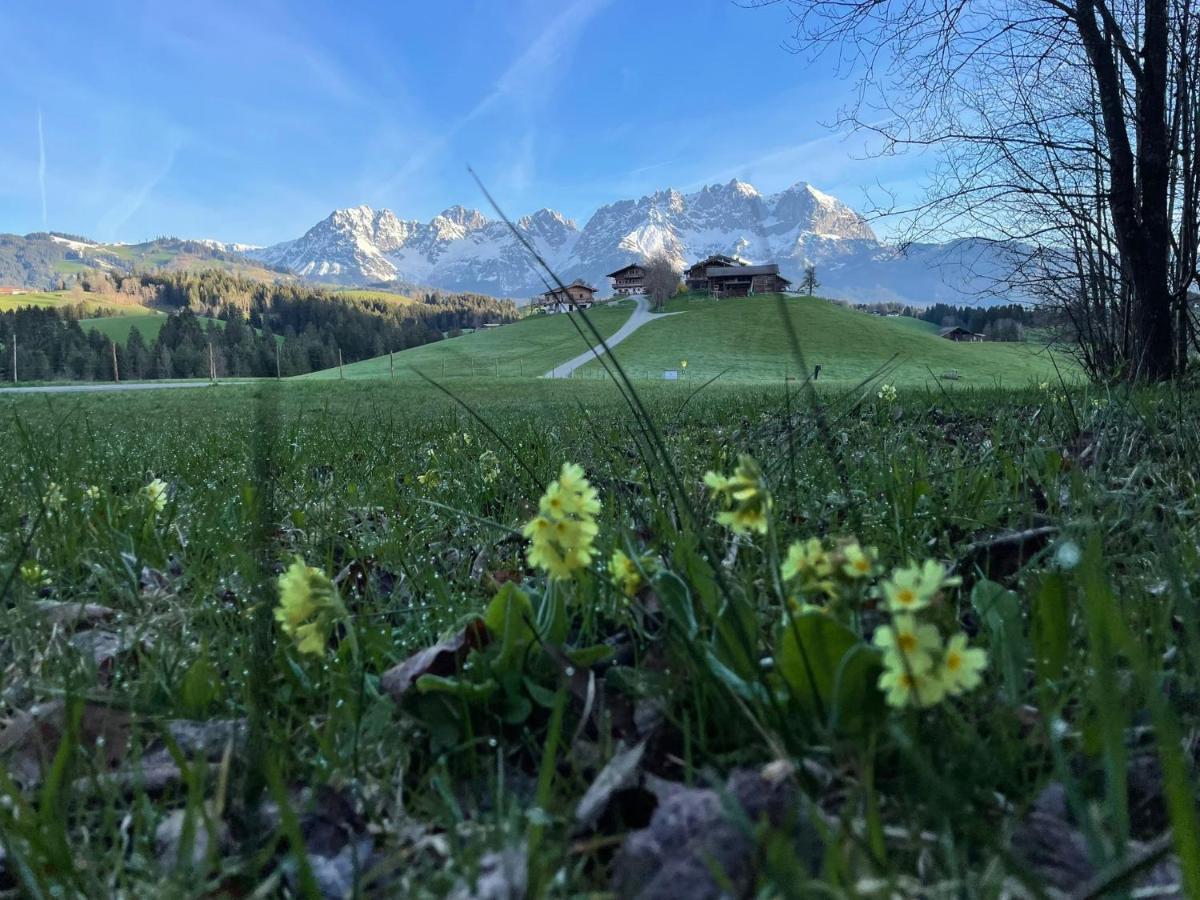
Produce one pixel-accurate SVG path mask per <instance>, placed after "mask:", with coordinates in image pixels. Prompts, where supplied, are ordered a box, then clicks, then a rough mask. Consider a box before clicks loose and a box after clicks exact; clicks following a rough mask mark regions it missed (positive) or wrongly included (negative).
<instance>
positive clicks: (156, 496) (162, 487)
mask: <svg viewBox="0 0 1200 900" xmlns="http://www.w3.org/2000/svg"><path fill="white" fill-rule="evenodd" d="M142 497H143V499H145V501H146V503H147V504H148V505H149V506H150V509H151V510H153V511H154V512H156V513H160V512H162V511H163V510H164V509H166V508H167V483H166V482H165V481H163V480H162V479H161V478H154V479H151V481H150V483H149V484H147V485H145V486H143V487H142Z"/></svg>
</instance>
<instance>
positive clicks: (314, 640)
mask: <svg viewBox="0 0 1200 900" xmlns="http://www.w3.org/2000/svg"><path fill="white" fill-rule="evenodd" d="M344 612H345V609H344V607H343V606H342V601H341V598H340V597H338V593H337V588H336V587H335V586H334V584H333V582H332V581H331V580H330V579H329V576H328V575H326V574H325V573H324V572H322V571H321V570H320V569H318V568H316V567H314V566H307V565H305V564H304V560H302V559H301V558H300V557H296V559H295V560H294V561H293V562H292V564H291V565H290V566H288V568H287V571H286V572H284V573H283V574H282V575H280V576H279V605H278V606H277V607H276V608H275V621H276V622H278V623H279V625H280V627H281V628H282V629H283V633H284V634H286V635H287V636H288V637H290V638H291V639H292V640H293V641H295V642H296V649H297V650H298V651H300V652H301V653H310V654H313V655H320V654H322V653H324V652H325V644H326V642H327V641H328V640H329V631H330V629H331V628H332V626H333V621H334V619H335V618H336V617H337V616H339V615H342V614H344Z"/></svg>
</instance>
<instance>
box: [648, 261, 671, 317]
mask: <svg viewBox="0 0 1200 900" xmlns="http://www.w3.org/2000/svg"><path fill="white" fill-rule="evenodd" d="M645 269H646V294H647V295H648V296H649V297H650V300H651V302H653V304H654V308H655V309H662V308H663V307H664V306H665V305H666V303H667V301H668V300H670V299H671V298H672V297H674V296H675V292H676V291H677V290H678V289H679V270H678V269H676V268H675V263H674V262H672V261H671V259H670V258H669V257H667V256H665V255H661V254H660V255H658V256H655V257H653V258H652V259H650V260H648V261H647V262H646V265H645Z"/></svg>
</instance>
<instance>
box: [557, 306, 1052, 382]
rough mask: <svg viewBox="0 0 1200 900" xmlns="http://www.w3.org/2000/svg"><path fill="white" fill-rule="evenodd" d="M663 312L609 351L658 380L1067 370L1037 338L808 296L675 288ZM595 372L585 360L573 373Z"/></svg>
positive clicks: (1031, 377) (1025, 378)
mask: <svg viewBox="0 0 1200 900" xmlns="http://www.w3.org/2000/svg"><path fill="white" fill-rule="evenodd" d="M667 311H668V312H677V313H680V315H674V316H670V317H669V318H665V319H662V320H660V321H657V322H651V323H650V324H648V325H646V326H644V327H642V328H641V329H639V330H638V331H636V332H635V333H634V334H632V335H631V336H630V337H628V338H627V339H626V340H625V341H624V342H622V344H621V345H620V346H619V347H617V348H616V350H615V351H614V352H615V354H616V356H617V358H618V359H619V360H620V361H621V364H622V366H623V367H624V368H625V370H626V372H627V373H629V375H630V376H631V377H635V378H654V379H661V378H662V377H663V372H664V371H665V370H668V369H679V370H681V371H683V372H684V373H685V376H686V379H687V380H688V381H692V382H698V381H702V380H707V379H709V378H712V377H714V376H717V375H720V376H721V378H722V380H725V381H734V382H761V381H779V380H781V379H782V378H783V377H784V376H785V375H786V376H792V377H796V376H806V375H810V374H812V370H813V367H814V366H816V365H820V366H821V375H820V379H819V380H820V383H822V384H824V383H831V384H841V385H848V384H853V383H857V382H859V381H862V380H864V379H867V378H869V377H870V376H871V375H872V374H873V373H875V372H877V371H879V370H880V369H881V368H884V367H886V370H887V371H886V374H885V375H884V376H883V379H884V380H885V381H887V382H890V383H893V384H897V385H925V384H931V383H933V382H934V380H935V378H936V379H937V380H941V378H942V375H943V374H944V373H947V372H952V371H956V372H957V373H958V375H959V378H958V379H957V380H956V381H945V382H943V383H946V384H956V385H960V386H966V387H983V386H987V387H996V386H1013V387H1027V386H1028V385H1029V384H1030V383H1036V382H1043V381H1056V380H1057V378H1058V374H1057V373H1058V371H1062V372H1063V374H1064V375H1066V376H1068V377H1073V376H1074V373H1075V367H1074V365H1073V363H1072V362H1071V361H1070V360H1069V359H1068V358H1067V357H1065V356H1064V355H1062V354H1053V353H1052V352H1051V351H1050V350H1048V349H1047V348H1046V347H1045V346H1043V345H1039V344H1036V343H1029V342H1027V343H1012V344H1008V343H992V342H984V343H978V344H967V343H955V342H953V341H949V340H946V339H945V338H940V337H938V336H937V333H936V329H934V328H932V327H928V328H927V327H925V326H926V325H928V323H925V322H919V321H918V320H916V319H904V318H903V317H900V318H885V317H882V316H873V315H870V314H868V313H863V312H859V311H858V310H854V309H851V308H849V307H847V306H842V305H840V304H838V303H833V302H830V301H828V300H822V299H819V298H814V297H795V296H789V297H784V296H779V295H772V296H761V297H745V298H731V299H725V300H713V299H711V298H707V297H703V298H701V297H682V298H679V299H677V300H674V301H672V302H671V303H670V304H669V305H668V307H667ZM788 321H790V322H791V327H792V330H793V331H794V334H795V336H796V340H797V341H798V343H799V346H800V349H801V351H802V352H803V356H804V365H805V366H806V367H807V368H806V370H805V371H801V368H802V367H801V363H800V361H799V359H797V357H796V354H795V351H794V348H793V345H792V340H791V336H790V334H789V329H788V327H787V322H788ZM684 360H686V361H687V367H686V370H684V369H683V368H682V364H683V361H684ZM1056 367H1057V369H1056ZM722 373H723V374H722ZM931 373H932V375H931ZM601 374H602V372H601V369H600V367H599V364H598V363H595V362H592V363H589V364H588V365H586V366H584V367H583V368H582V369H580V370H579V371H578V372H577V373H576V376H577V377H579V376H582V377H588V376H595V377H600V376H601Z"/></svg>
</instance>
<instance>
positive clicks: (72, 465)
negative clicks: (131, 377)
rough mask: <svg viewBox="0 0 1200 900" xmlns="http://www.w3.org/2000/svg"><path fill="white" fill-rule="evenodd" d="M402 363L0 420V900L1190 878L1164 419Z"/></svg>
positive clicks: (904, 891)
mask: <svg viewBox="0 0 1200 900" xmlns="http://www.w3.org/2000/svg"><path fill="white" fill-rule="evenodd" d="M804 308H805V309H820V308H821V307H817V306H816V305H815V304H810V305H809V306H807V307H804ZM610 312H611V314H610V315H601V316H598V318H599V319H600V321H601V323H602V326H603V327H604V328H614V327H616V325H617V324H619V319H620V316H621V314H620V313H619V312H618V311H610ZM839 312H840V311H839ZM693 313H700V315H697V316H696V320H704V315H703V313H704V307H701V306H695V307H692V308H690V309H689V310H688V313H687V315H692V314H693ZM684 318H685V317H684V316H680V317H676V319H677V321H683V320H684ZM812 321H814V322H819V321H822V319H820V317H817V318H814V319H812ZM829 321H830V322H834V321H851V320H850V319H848V318H846V317H844V316H841V317H838V318H837V319H836V320H835V319H830V320H829ZM853 321H855V322H857V320H856V319H855V320H853ZM563 324H569V323H567V322H566V317H565V316H558V317H551V318H548V319H546V320H539V321H529V322H523V323H520V324H518V325H513V326H506V328H505V329H497V331H501V332H502V331H505V330H510V331H511V332H515V333H517V334H522V335H525V337H524V338H523V340H525V343H524V344H523V345H521V350H520V355H521V356H524V358H526V360H527V361H528V363H529V368H530V369H537V368H543V367H548V366H549V365H551V364H553V363H554V362H555V361H556V359H558V358H559V357H560V356H561V354H562V353H563V352H564V351H566V350H567V347H566V345H565V344H562V343H561V342H563V341H565V340H566V337H565V333H563V332H561V331H560V330H561V328H562V325H563ZM728 325H729V327H734V323H733V322H732V321H731V322H729V323H728ZM648 327H661V326H659V325H658V324H655V325H652V326H648ZM713 327H714V329H715V326H713ZM862 327H864V328H870V327H872V326H870V324H869V323H867V324H864V325H863V326H862ZM878 333H879V334H883V332H878ZM679 334H680V339H681V340H683V339H684V336H685V335H686V330H681V331H680V332H679ZM810 336H811V337H813V339H814V341H815V340H816V335H814V334H812V333H811V332H810ZM918 336H919V335H918ZM485 340H492V341H494V340H496V338H495V336H493V335H492V334H489V333H479V334H478V335H469V336H466V337H463V338H456V339H453V340H450V341H445V342H443V343H442V345H439V346H437V347H436V348H435V349H437V350H442V351H444V350H445V348H447V347H453V346H454V345H455V344H456V342H461V343H460V344H459V346H466V347H479V342H482V341H485ZM690 340H691V341H692V343H690V344H689V345H688V346H687V347H685V348H684V349H683V352H687V353H690V354H691V355H692V356H693V357H695V358H696V359H697V360H698V363H697V365H698V366H702V365H706V364H707V363H705V362H704V357H703V352H704V351H703V347H704V346H707V345H708V344H709V342H710V341H711V338H710V337H708V336H706V334H705V332H704V330H703V329H700V330H698V332H697V334H695V335H694V336H693V337H692V338H690ZM498 346H499V345H496V346H493V347H487V346H486V345H484V346H482V347H479V352H472V353H471V354H465V353H464V355H463V356H462V357H461V358H462V359H463V360H464V361H465V362H464V365H467V366H468V367H469V362H470V360H472V359H474V360H476V361H478V360H484V359H487V358H489V357H488V353H489V352H491V351H494V350H496V349H498ZM423 349H424V348H423ZM955 349H961V350H962V351H964V352H965V351H967V350H970V349H975V348H968V347H963V348H953V347H951V348H949V350H955ZM426 352H432V350H431V349H427V350H426ZM861 352H862V358H861V360H860V361H859V362H858V363H857V365H859V366H861V367H862V368H863V369H866V368H868V367H869V366H871V365H874V364H875V363H874V362H873V359H874V357H870V356H869V355H868V354H867V349H866V348H865V347H864V348H863V350H862V351H861ZM929 352H933V351H932V348H931V349H930V351H929ZM698 353H699V354H700V355H697V354H698ZM887 354H888V350H887V348H883V349H880V350H879V351H877V355H881V356H883V357H884V358H886V356H887ZM402 355H406V354H402ZM521 356H518V357H517V358H521ZM432 358H433V359H437V357H432ZM944 359H945V360H950V359H951V358H950V357H944ZM940 364H941V365H948V364H949V361H946V362H942V363H940ZM384 365H386V361H384ZM645 365H647V366H650V365H656V366H657V365H658V363H657V362H656V361H653V360H647V361H646V363H645ZM959 365H960V367H963V366H962V364H961V363H960V364H959ZM376 366H377V368H376V369H375V370H374V371H373V372H369V371H368V372H362V371H361V370H362V368H363V367H360V368H359V370H358V371H359V372H361V373H362V374H375V375H378V374H380V372H379V369H378V364H376ZM350 368H351V367H347V369H350ZM689 369H690V367H689ZM385 372H386V370H385ZM430 374H431V375H433V376H435V380H439V381H441V382H442V388H439V387H438V386H435V385H429V384H424V383H421V382H419V381H416V380H413V379H411V378H406V379H403V380H401V379H399V378H397V380H396V381H389V380H386V379H378V378H376V379H371V378H355V379H354V380H349V379H348V380H347V381H346V382H344V383H342V382H337V381H328V380H327V381H316V380H299V381H287V382H282V383H276V382H265V383H264V382H260V383H257V384H254V385H248V386H235V385H224V386H216V387H197V388H186V389H174V390H157V391H142V392H129V393H113V394H104V395H72V394H61V395H30V396H21V395H11V394H0V422H3V423H4V424H3V426H0V427H2V428H3V440H4V443H5V446H6V448H7V451H6V453H5V454H4V455H3V456H0V490H3V495H4V497H5V498H6V502H5V503H4V504H2V505H0V533H2V534H4V535H5V538H4V540H3V541H2V542H0V591H2V603H0V608H3V610H4V615H5V627H4V637H3V641H2V642H0V672H2V673H3V680H2V682H0V692H2V693H0V698H2V702H3V711H2V715H0V788H2V789H3V794H4V798H5V802H4V803H3V804H0V847H3V850H4V852H3V854H2V855H0V888H2V889H3V890H4V891H6V892H7V893H8V894H10V895H13V896H16V895H20V896H47V897H48V896H87V897H109V896H172V897H212V896H258V897H267V896H317V897H320V896H326V897H332V896H337V897H342V896H347V897H348V896H364V897H366V896H379V897H397V896H404V897H444V896H449V895H454V896H464V897H466V896H483V895H482V894H473V893H471V890H472V889H471V885H474V884H476V883H480V884H491V885H493V889H494V890H495V891H497V893H492V894H487V896H507V897H511V896H531V897H533V896H538V897H540V896H553V897H580V896H642V895H650V896H718V895H733V896H761V897H785V896H789V897H790V896H868V897H892V896H913V897H916V896H921V897H926V896H956V897H957V896H962V897H1008V896H1030V897H1036V896H1043V895H1046V894H1047V893H1053V892H1055V891H1060V892H1062V893H1063V894H1066V893H1069V892H1071V891H1076V890H1077V889H1079V888H1080V887H1081V885H1084V883H1085V882H1086V885H1085V886H1088V889H1089V890H1094V888H1095V886H1097V885H1099V886H1100V888H1099V893H1092V894H1091V896H1101V895H1105V896H1108V895H1111V894H1110V893H1106V891H1108V888H1107V887H1105V886H1106V885H1113V884H1118V885H1127V886H1128V887H1129V889H1130V890H1131V891H1132V890H1138V891H1141V892H1142V893H1141V894H1139V895H1146V896H1148V895H1149V894H1147V893H1145V892H1146V891H1148V890H1151V889H1154V885H1155V884H1158V885H1161V884H1162V883H1163V882H1162V881H1161V880H1159V881H1154V880H1153V879H1154V878H1160V877H1161V878H1169V879H1174V883H1178V882H1179V881H1180V879H1193V878H1194V877H1195V871H1194V870H1195V867H1196V865H1197V862H1196V861H1197V859H1198V858H1200V857H1197V856H1191V857H1189V856H1188V855H1187V854H1186V853H1184V852H1183V851H1184V850H1186V849H1187V848H1189V847H1194V846H1195V841H1196V838H1197V835H1198V831H1197V827H1196V807H1195V799H1196V788H1195V781H1194V776H1193V772H1192V767H1193V763H1192V758H1191V748H1192V744H1193V741H1192V740H1191V739H1190V737H1189V736H1191V735H1193V734H1195V732H1196V729H1197V728H1200V706H1198V705H1197V703H1196V702H1195V697H1196V696H1197V693H1198V692H1200V668H1198V663H1197V661H1198V660H1200V618H1197V616H1196V611H1195V602H1194V598H1195V597H1196V595H1197V593H1198V592H1200V576H1198V575H1197V573H1200V552H1198V551H1197V547H1198V546H1200V530H1198V525H1197V523H1198V522H1200V506H1198V503H1200V501H1198V499H1197V497H1198V496H1200V492H1198V491H1197V490H1196V483H1195V482H1196V472H1197V471H1198V470H1200V435H1198V433H1197V430H1196V428H1195V421H1196V417H1197V414H1200V405H1198V403H1197V398H1196V396H1195V395H1194V393H1185V392H1181V391H1178V390H1176V389H1167V388H1163V389H1158V390H1142V391H1136V392H1107V391H1103V390H1100V389H1093V388H1084V387H1077V386H1069V387H1067V388H1065V389H1063V388H1061V387H1055V388H1051V389H1048V390H1043V389H1038V388H1032V387H1021V388H1016V387H1014V388H1011V389H998V388H993V387H990V386H986V385H985V386H976V385H971V384H968V385H966V386H960V389H959V390H954V391H943V390H941V389H940V388H939V387H937V386H936V385H933V386H927V387H926V386H923V387H911V388H904V387H902V388H901V389H900V390H899V392H898V394H897V396H896V398H895V399H894V400H893V399H888V398H887V397H886V396H885V397H883V398H881V397H879V396H878V394H879V393H884V394H885V395H886V394H887V392H881V391H879V390H878V387H879V385H880V384H881V380H880V379H876V380H875V381H873V382H871V383H869V384H866V385H863V386H862V387H854V388H841V387H838V386H837V385H835V384H832V383H831V384H828V385H826V386H822V387H820V389H819V390H818V391H817V392H816V393H813V392H812V391H811V390H810V386H809V385H807V384H802V383H796V382H793V383H787V382H784V381H783V380H782V379H776V380H775V381H773V382H772V381H769V380H768V379H767V375H766V372H765V371H764V375H763V376H762V381H761V382H755V381H753V380H750V381H749V382H747V383H742V384H723V383H722V382H720V381H718V382H717V383H715V384H712V385H710V386H708V387H705V388H703V389H698V388H699V385H696V386H695V387H690V386H687V385H682V386H681V385H678V384H663V383H649V382H647V383H644V384H642V385H640V386H639V387H638V390H637V395H636V399H635V400H633V401H632V402H631V401H630V398H629V397H628V396H627V395H623V393H622V391H620V390H618V388H617V386H615V385H614V384H613V383H611V382H608V381H602V380H595V379H583V378H581V379H574V380H565V381H548V380H543V379H535V378H525V379H521V378H519V377H517V378H510V379H509V380H508V381H507V382H505V386H504V389H503V390H497V389H496V382H495V379H494V377H492V376H490V375H484V374H478V375H477V376H476V377H475V378H471V377H467V376H464V375H463V374H462V373H460V372H456V373H455V375H456V376H457V377H455V378H451V377H449V375H448V376H447V377H446V379H444V380H442V379H440V378H436V376H437V372H433V373H430ZM847 377H848V378H852V377H853V376H847ZM883 377H886V378H891V379H894V380H903V379H897V378H896V377H895V372H892V373H888V374H886V375H885V376H883ZM822 380H824V377H823V378H822ZM914 380H917V377H916V376H914ZM984 380H985V379H983V378H981V379H980V381H984ZM443 388H444V389H443ZM681 388H682V389H681ZM564 463H571V464H577V465H578V466H579V467H581V472H578V471H576V470H573V469H565V470H564V469H563V465H564ZM710 472H711V473H714V474H713V475H706V473H710ZM730 476H736V478H737V479H738V480H736V481H735V482H726V481H725V480H724V479H726V478H727V477H730ZM580 478H586V480H587V485H583V484H582V483H581V482H580V481H579V479H580ZM556 479H558V482H557V484H556V486H555V487H554V488H553V489H551V490H549V491H548V490H547V487H548V486H549V485H551V484H552V482H556ZM1134 486H1136V489H1134ZM592 489H594V491H595V495H594V500H593V499H591V493H590V491H591V490H592ZM544 494H545V496H544V497H543V495H544ZM597 504H598V505H597ZM539 517H541V519H542V520H544V522H546V523H548V524H549V525H550V526H551V528H550V529H549V530H546V529H542V528H540V527H537V526H536V524H535V527H532V528H530V529H528V531H527V530H526V525H527V523H530V522H535V523H536V522H537V521H539ZM555 522H558V523H559V526H561V527H559V526H555V525H554V523H555ZM550 534H554V535H558V537H547V535H550ZM530 535H532V536H533V537H530ZM555 541H560V542H562V543H555ZM618 554H620V555H618ZM914 629H916V630H914ZM909 633H911V634H913V635H914V637H913V640H914V643H913V644H912V645H911V647H909V645H907V644H903V643H897V641H899V640H900V638H899V637H898V636H902V635H904V634H909ZM888 648H892V649H890V650H889V649H888ZM896 648H909V649H902V650H897V649H896ZM898 653H905V654H908V655H907V656H897V655H896V654H898ZM906 660H907V662H906ZM906 667H908V671H909V672H910V673H911V675H910V676H909V677H911V678H912V679H913V684H912V685H911V686H910V687H909V688H906V687H905V684H904V677H905V673H906ZM1055 798H1057V800H1056V799H1055ZM1067 804H1069V805H1067ZM1068 809H1073V810H1078V811H1080V813H1081V814H1079V815H1076V814H1074V813H1071V814H1068V812H1067V810H1068ZM1035 810H1037V811H1038V812H1037V813H1036V814H1034V811H1035ZM1060 810H1061V811H1060ZM1167 833H1170V834H1172V835H1174V841H1175V844H1174V846H1177V847H1179V848H1180V853H1179V854H1178V855H1176V854H1175V853H1173V852H1172V851H1171V845H1170V844H1164V843H1163V841H1162V840H1161V836H1162V835H1164V834H1167ZM1147 860H1150V861H1149V862H1148V861H1147ZM1164 867H1165V868H1164ZM1160 869H1162V871H1165V872H1166V875H1161V876H1160V875H1156V874H1155V873H1158V872H1159V871H1160ZM1187 883H1188V884H1194V883H1195V882H1194V881H1190V880H1189V881H1188V882H1187ZM1148 885H1149V886H1148ZM1121 889H1122V890H1124V888H1121ZM1189 889H1190V888H1189ZM480 890H482V887H481V888H480ZM456 892H457V893H456ZM1084 895H1085V894H1080V896H1084ZM1159 895H1161V894H1159Z"/></svg>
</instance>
